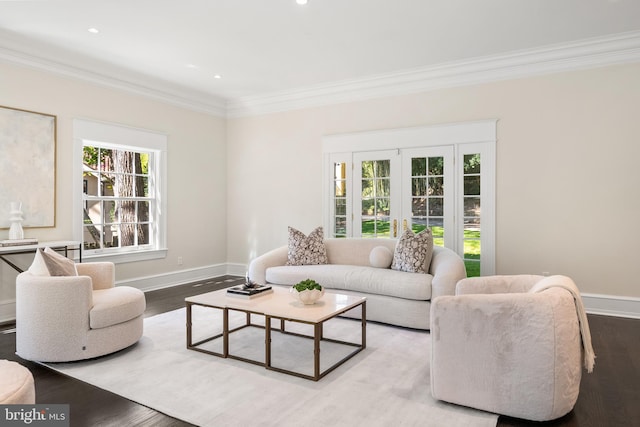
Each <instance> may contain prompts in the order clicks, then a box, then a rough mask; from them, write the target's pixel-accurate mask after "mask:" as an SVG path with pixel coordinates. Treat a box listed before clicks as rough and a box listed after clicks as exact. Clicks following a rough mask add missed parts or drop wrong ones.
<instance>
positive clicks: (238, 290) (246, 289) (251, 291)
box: [227, 283, 273, 298]
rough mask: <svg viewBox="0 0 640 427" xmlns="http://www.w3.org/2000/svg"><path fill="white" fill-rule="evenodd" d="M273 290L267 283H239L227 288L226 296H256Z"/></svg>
mask: <svg viewBox="0 0 640 427" xmlns="http://www.w3.org/2000/svg"><path fill="white" fill-rule="evenodd" d="M272 292H273V289H271V286H269V285H258V284H256V283H251V284H249V285H240V286H233V287H231V288H227V296H232V297H240V298H255V297H258V296H262V295H266V294H270V293H272Z"/></svg>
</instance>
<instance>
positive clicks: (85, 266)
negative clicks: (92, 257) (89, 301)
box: [76, 262, 116, 291]
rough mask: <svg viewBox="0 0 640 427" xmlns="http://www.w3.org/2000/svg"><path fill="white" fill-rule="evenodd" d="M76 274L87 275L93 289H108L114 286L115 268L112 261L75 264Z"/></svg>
mask: <svg viewBox="0 0 640 427" xmlns="http://www.w3.org/2000/svg"><path fill="white" fill-rule="evenodd" d="M76 270H77V271H78V276H89V277H90V278H91V283H92V284H93V290H95V291H97V290H99V289H109V288H113V287H114V286H115V281H116V269H115V265H114V264H113V263H112V262H85V263H80V264H76Z"/></svg>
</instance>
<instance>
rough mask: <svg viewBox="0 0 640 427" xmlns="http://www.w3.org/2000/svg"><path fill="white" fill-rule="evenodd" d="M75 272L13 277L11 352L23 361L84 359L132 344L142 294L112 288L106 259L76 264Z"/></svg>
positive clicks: (139, 330) (139, 326)
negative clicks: (72, 273)
mask: <svg viewBox="0 0 640 427" xmlns="http://www.w3.org/2000/svg"><path fill="white" fill-rule="evenodd" d="M76 269H77V271H78V276H37V275H33V274H32V273H31V272H29V271H25V272H23V273H20V274H19V275H18V277H17V279H16V353H17V354H18V355H19V356H20V357H22V358H23V359H27V360H37V361H43V362H63V361H72V360H80V359H89V358H93V357H97V356H102V355H104V354H108V353H112V352H115V351H118V350H121V349H123V348H126V347H128V346H130V345H132V344H134V343H136V342H137V341H138V340H139V339H140V337H141V336H142V330H143V313H144V310H145V308H146V302H145V298H144V293H143V292H142V291H141V290H139V289H136V288H132V287H129V286H118V287H115V286H114V283H115V267H114V265H113V264H112V263H109V262H95V263H81V264H76Z"/></svg>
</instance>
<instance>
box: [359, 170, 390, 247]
mask: <svg viewBox="0 0 640 427" xmlns="http://www.w3.org/2000/svg"><path fill="white" fill-rule="evenodd" d="M390 171H391V162H390V160H367V161H363V162H362V194H361V195H360V196H361V215H362V218H361V224H360V230H361V233H362V237H377V236H380V237H389V235H390V233H389V221H390V217H389V215H390V213H391V212H390V206H391V196H392V195H391V186H390V183H391V180H390V178H391V177H390Z"/></svg>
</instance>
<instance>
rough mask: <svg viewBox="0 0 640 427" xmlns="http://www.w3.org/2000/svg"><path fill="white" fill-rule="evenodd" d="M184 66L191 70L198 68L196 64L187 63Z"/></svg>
mask: <svg viewBox="0 0 640 427" xmlns="http://www.w3.org/2000/svg"><path fill="white" fill-rule="evenodd" d="M185 67H187V68H191V69H192V70H195V69H196V68H198V66H197V65H195V64H187V65H185Z"/></svg>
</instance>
